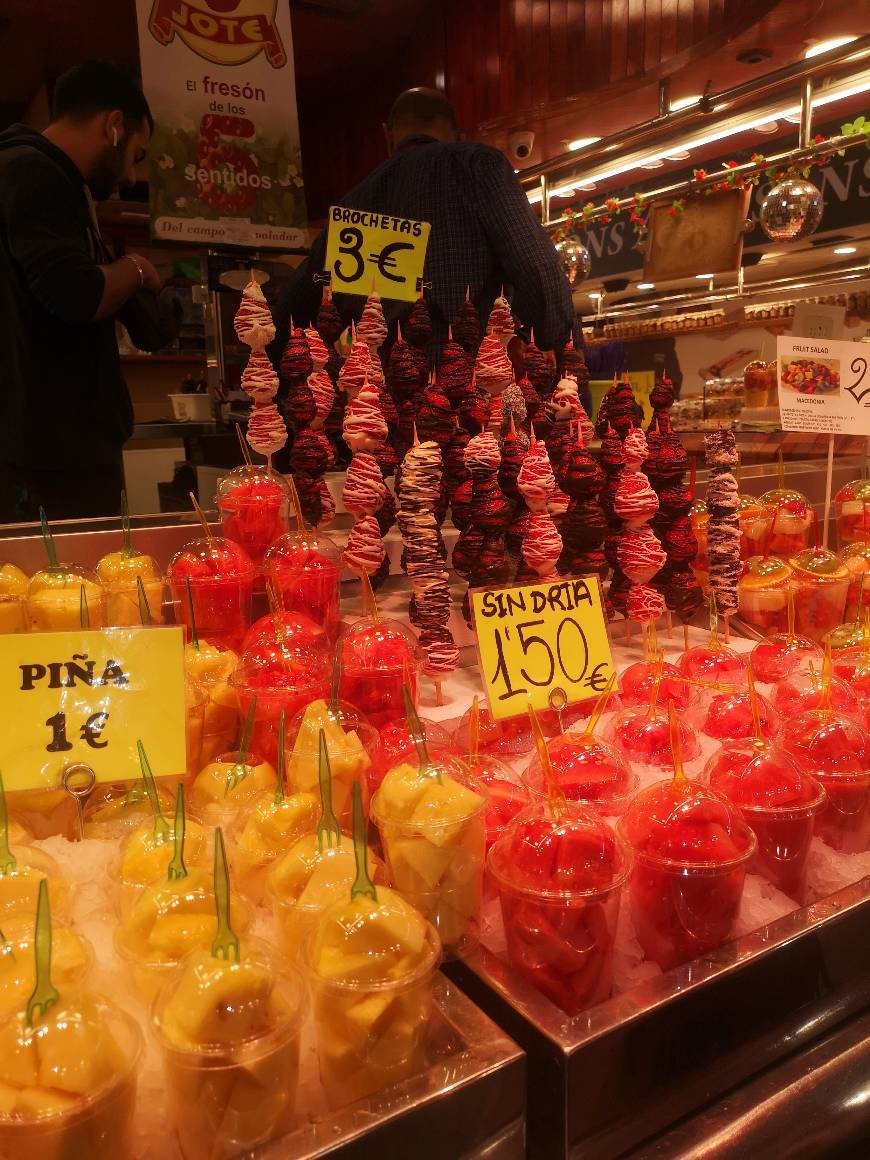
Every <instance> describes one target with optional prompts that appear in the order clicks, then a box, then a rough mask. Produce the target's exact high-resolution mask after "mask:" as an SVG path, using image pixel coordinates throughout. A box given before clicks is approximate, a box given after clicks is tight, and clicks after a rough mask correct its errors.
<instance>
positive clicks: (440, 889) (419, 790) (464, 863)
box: [372, 689, 487, 957]
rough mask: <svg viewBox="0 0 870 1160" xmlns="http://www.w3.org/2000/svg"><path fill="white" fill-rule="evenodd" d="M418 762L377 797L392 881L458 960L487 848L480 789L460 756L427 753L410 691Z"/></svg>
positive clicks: (393, 776) (469, 935) (473, 928)
mask: <svg viewBox="0 0 870 1160" xmlns="http://www.w3.org/2000/svg"><path fill="white" fill-rule="evenodd" d="M405 707H406V713H407V717H408V724H409V726H410V727H411V734H412V736H413V738H414V742H415V746H416V750H417V760H416V761H404V762H402V763H401V764H399V765H397V766H394V767H393V769H391V770H390V771H389V772H388V773H387V775H386V777H385V778H384V780H383V781H382V782H381V785H380V787H379V789H378V791H377V793H376V794H375V796H374V799H373V801H372V816H373V817H374V819H375V823H376V824H377V827H378V831H379V833H380V836H381V843H382V847H383V850H384V856H385V858H386V861H387V869H388V871H389V875H390V881H391V882H392V883H393V886H394V887H395V889H396V890H397V891H398V892H399V893H400V894H401V895H402V897H403V898H405V900H406V901H408V902H410V903H411V904H412V905H413V906H415V907H416V908H417V909H418V910H419V911H420V912H421V914H423V915H424V916H425V917H426V918H427V919H428V920H429V921H430V922H431V923H432V924H433V925H434V927H435V928H436V930H437V931H438V934H439V936H440V938H441V942H442V944H443V946H444V948H445V950H447V951H450V952H451V953H452V954H454V955H456V956H457V957H458V956H460V955H462V954H464V953H466V952H467V951H468V950H469V949H470V948H471V946H472V945H474V943H475V942H476V941H477V935H478V925H479V918H480V902H481V887H482V881H483V863H484V854H485V850H486V802H487V796H486V791H485V789H484V788H483V787H482V786H481V785H480V784H479V783H478V782H476V781H475V779H474V778H473V777H472V776H471V775H470V774H469V772H468V769H467V768H466V766H465V765H464V764H463V763H462V762H461V761H459V760H458V759H452V758H449V757H441V758H439V759H438V761H434V760H433V759H431V758H430V755H429V753H428V751H427V749H426V742H425V740H424V737H423V731H422V729H421V728H420V724H419V720H418V718H417V714H416V711H415V709H414V706H413V703H412V701H411V697H410V694H409V693H408V690H407V689H405Z"/></svg>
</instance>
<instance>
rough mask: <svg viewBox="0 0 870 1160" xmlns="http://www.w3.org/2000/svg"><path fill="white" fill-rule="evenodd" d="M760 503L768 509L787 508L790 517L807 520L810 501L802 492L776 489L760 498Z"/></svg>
mask: <svg viewBox="0 0 870 1160" xmlns="http://www.w3.org/2000/svg"><path fill="white" fill-rule="evenodd" d="M758 502H759V503H760V504H765V505H766V506H767V507H777V508H785V511H786V513H787V514H788V515H792V516H795V517H798V518H801V519H803V518H805V517H806V515H807V513H808V511H809V500H808V499H807V497H806V496H805V495H804V494H803V493H802V492H800V491H794V490H793V489H792V488H788V487H774V488H771V490H770V491H766V492H765V493H764V495H761V496H759V498H758Z"/></svg>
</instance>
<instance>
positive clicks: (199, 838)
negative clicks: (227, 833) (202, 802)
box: [115, 817, 212, 918]
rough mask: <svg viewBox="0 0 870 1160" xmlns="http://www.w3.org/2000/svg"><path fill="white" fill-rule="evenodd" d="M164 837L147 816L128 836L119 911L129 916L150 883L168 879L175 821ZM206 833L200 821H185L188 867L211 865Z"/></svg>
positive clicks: (122, 857) (123, 850)
mask: <svg viewBox="0 0 870 1160" xmlns="http://www.w3.org/2000/svg"><path fill="white" fill-rule="evenodd" d="M167 826H168V829H167V831H166V834H165V836H164V837H163V838H162V839H161V838H159V837H157V836H155V832H154V818H153V817H148V818H145V819H144V820H143V821H142V822H140V823H139V825H138V826H137V827H136V829H135V830H133V831H132V832H131V833H130V834H128V835H127V837H126V838H125V839H124V841H123V843H122V845H121V855H120V861H119V864H118V877H117V893H116V895H115V898H116V902H117V910H118V914H119V915H120V917H121V918H124V917H126V916H127V915H128V914H129V913H130V911H131V909H132V908H133V906H134V905H135V903H136V900H137V899H138V898H139V895H140V894H141V893H142V891H143V890H144V888H145V887H146V886H150V885H151V884H152V883H154V882H162V881H164V879H165V878H166V872H167V870H168V869H169V863H170V862H171V861H172V858H173V855H174V853H175V846H174V841H173V839H174V831H173V826H172V823H171V822H168V823H167ZM209 847H210V843H209V842H207V841H206V833H205V830H203V828H202V826H201V825H200V824H199V822H198V821H195V820H194V819H193V818H191V817H188V818H187V820H186V822H185V834H184V860H185V863H186V864H187V866H188V867H191V866H200V867H202V868H203V869H208V868H209V867H210V866H211V861H210V859H211V857H212V853H211V850H210V848H209Z"/></svg>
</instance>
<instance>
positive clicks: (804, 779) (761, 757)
mask: <svg viewBox="0 0 870 1160" xmlns="http://www.w3.org/2000/svg"><path fill="white" fill-rule="evenodd" d="M703 780H704V781H706V782H708V783H709V785H711V786H712V788H713V789H715V790H718V791H719V792H720V793H722V794H724V795H725V797H727V798H728V800H729V801H730V802H733V803H734V805H737V806H740V807H741V808H743V809H750V810H751V809H758V810H788V809H793V808H795V807H800V806H808V805H811V804H814V803H817V804H820V803H821V801H822V800H824V791H823V790H822V789H821V787H820V785H819V783H818V782H817V781H816V780H815V778H813V777H810V776H809V774H806V773H804V772H803V770H801V769H800V768H799V766H798V765H797V763H796V762H795V761H794V759H793V758H792V757H790V756H789V755H788V754H787V753H786V752H785V751H784V750H783V749H780V748H779V747H778V746H776V745H772V744H767V745H761V744H759V743H758V742H757V741H751V740H746V741H727V742H726V743H725V744H724V745H723V746H721V748H720V749H718V750H717V751H716V752H715V753H714V754H713V756H712V757H711V758H710V760H709V761H708V762H707V765H706V767H705V769H704V773H703Z"/></svg>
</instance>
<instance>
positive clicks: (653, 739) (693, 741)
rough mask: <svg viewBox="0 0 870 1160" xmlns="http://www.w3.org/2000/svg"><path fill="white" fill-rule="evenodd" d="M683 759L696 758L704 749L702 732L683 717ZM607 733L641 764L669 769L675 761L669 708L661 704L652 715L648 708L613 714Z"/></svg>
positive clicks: (629, 758)
mask: <svg viewBox="0 0 870 1160" xmlns="http://www.w3.org/2000/svg"><path fill="white" fill-rule="evenodd" d="M679 724H680V740H681V743H682V754H683V761H694V760H695V758H696V757H698V756H699V754H700V752H701V745H700V742H699V741H698V735H697V733H696V732H695V730H694V729H692V728H691V727H690V726H689V725H688V724H687V723H686V721H685V720H682V719H681V720H680V723H679ZM603 736H604V739H605V740H606V741H609V742H610V743H611V744H612V745H613V746H614V747H615V748H616V750H617V751H618V752H619V753H621V754H622V756H623V757H624V758H625V759H626V761H629V762H631V763H632V764H633V765H634V764H637V765H638V766H640V767H648V768H649V767H657V768H661V769H669V768H670V767H671V766H672V764H673V760H674V757H673V753H672V752H671V731H670V725H669V723H668V715H667V709H666V707H665V706H664V705H659V707H658V710H657V712H656V713H655V714H654V715H653V716H652V717H650V716H649V713H648V711H647V710H646V709H643V708H640V709H625V710H623V711H622V712H621V713H617V714H616V716H615V717H612V718H611V719H610V721H608V722H607V725H606V726H605V727H604V730H603Z"/></svg>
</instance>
